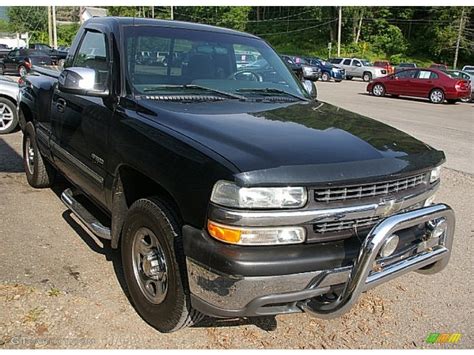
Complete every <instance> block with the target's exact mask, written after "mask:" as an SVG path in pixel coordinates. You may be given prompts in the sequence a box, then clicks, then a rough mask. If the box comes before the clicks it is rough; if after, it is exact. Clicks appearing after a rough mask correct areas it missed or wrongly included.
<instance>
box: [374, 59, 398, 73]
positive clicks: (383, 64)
mask: <svg viewBox="0 0 474 355" xmlns="http://www.w3.org/2000/svg"><path fill="white" fill-rule="evenodd" d="M374 67H379V68H384V69H385V70H386V71H387V73H388V74H392V73H394V72H395V68H394V67H393V66H392V65H390V62H389V61H388V60H376V61H375V62H374Z"/></svg>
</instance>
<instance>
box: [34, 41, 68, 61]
mask: <svg viewBox="0 0 474 355" xmlns="http://www.w3.org/2000/svg"><path fill="white" fill-rule="evenodd" d="M28 48H29V49H32V50H35V51H40V52H43V53H46V54H47V55H49V56H50V57H51V60H52V61H53V64H54V65H59V66H62V65H63V64H64V60H65V59H66V57H67V52H66V51H60V50H58V49H54V48H51V47H50V46H48V45H47V44H44V43H30V44H29V46H28Z"/></svg>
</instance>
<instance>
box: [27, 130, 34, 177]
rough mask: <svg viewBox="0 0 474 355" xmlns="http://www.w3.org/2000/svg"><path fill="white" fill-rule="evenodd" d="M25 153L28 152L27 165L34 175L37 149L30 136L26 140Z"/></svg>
mask: <svg viewBox="0 0 474 355" xmlns="http://www.w3.org/2000/svg"><path fill="white" fill-rule="evenodd" d="M25 148H26V149H25V154H26V166H27V168H28V171H29V173H30V174H32V175H33V173H34V166H35V165H34V164H35V150H34V149H33V146H32V144H31V139H30V138H29V137H28V138H27V140H26V147H25Z"/></svg>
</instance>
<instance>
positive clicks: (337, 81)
mask: <svg viewBox="0 0 474 355" xmlns="http://www.w3.org/2000/svg"><path fill="white" fill-rule="evenodd" d="M334 81H335V82H336V83H340V82H341V81H342V80H341V79H337V80H334Z"/></svg>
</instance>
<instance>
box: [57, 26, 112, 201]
mask: <svg viewBox="0 0 474 355" xmlns="http://www.w3.org/2000/svg"><path fill="white" fill-rule="evenodd" d="M91 53H93V54H91ZM109 53H110V51H109V50H108V47H107V40H106V36H105V34H103V33H101V32H99V31H92V30H86V31H85V32H84V34H83V37H82V39H81V44H80V45H79V47H78V50H77V52H76V53H75V56H74V60H73V64H72V67H86V68H92V69H94V70H95V71H96V77H97V78H98V82H100V83H101V84H102V85H104V87H109V86H110V80H109V72H110V70H111V64H110V63H111V62H110V57H109ZM113 112H114V111H113V105H112V103H111V100H110V99H109V98H101V97H92V96H86V95H77V94H70V93H66V92H62V91H61V90H59V88H58V87H57V86H56V88H55V90H54V93H53V100H52V107H51V124H52V127H51V130H52V141H51V146H52V150H53V155H54V157H55V158H56V159H55V161H56V162H57V165H58V167H59V168H60V169H61V170H62V171H64V172H65V174H66V175H67V176H68V177H69V178H70V179H71V180H72V181H73V182H74V183H75V184H77V185H78V186H81V188H83V190H85V191H84V192H86V193H87V194H89V195H90V196H92V197H93V198H94V199H95V200H96V201H98V202H101V203H103V202H104V201H105V194H104V180H105V177H106V168H105V167H106V164H107V159H106V157H107V143H108V131H109V127H110V122H111V120H112V115H113Z"/></svg>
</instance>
